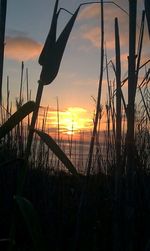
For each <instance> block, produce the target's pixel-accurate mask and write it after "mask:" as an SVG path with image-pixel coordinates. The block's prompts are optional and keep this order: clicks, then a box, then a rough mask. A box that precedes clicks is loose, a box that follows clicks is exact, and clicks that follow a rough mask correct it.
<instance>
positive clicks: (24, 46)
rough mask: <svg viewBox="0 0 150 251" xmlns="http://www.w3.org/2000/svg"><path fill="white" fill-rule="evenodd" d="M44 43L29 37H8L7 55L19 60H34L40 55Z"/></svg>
mask: <svg viewBox="0 0 150 251" xmlns="http://www.w3.org/2000/svg"><path fill="white" fill-rule="evenodd" d="M41 50H42V45H41V44H40V43H38V42H36V41H35V40H33V39H31V38H28V37H19V36H18V37H7V38H6V45H5V56H6V57H7V58H10V59H14V60H17V61H27V60H32V59H34V58H36V57H37V56H39V55H40V52H41Z"/></svg>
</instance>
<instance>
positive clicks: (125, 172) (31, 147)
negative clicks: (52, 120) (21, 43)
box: [0, 0, 150, 251]
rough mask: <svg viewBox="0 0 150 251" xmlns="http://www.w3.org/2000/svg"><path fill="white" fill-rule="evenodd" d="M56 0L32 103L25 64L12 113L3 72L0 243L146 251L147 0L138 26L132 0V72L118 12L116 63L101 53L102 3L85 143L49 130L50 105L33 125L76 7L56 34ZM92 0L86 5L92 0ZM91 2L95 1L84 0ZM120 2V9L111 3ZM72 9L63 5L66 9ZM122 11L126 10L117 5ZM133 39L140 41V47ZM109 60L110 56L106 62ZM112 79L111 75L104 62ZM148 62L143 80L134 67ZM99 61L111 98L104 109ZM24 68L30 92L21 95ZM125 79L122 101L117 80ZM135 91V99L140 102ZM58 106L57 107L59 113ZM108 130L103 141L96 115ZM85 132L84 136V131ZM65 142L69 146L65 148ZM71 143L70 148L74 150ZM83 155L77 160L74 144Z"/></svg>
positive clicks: (0, 15) (1, 14) (2, 12)
mask: <svg viewBox="0 0 150 251" xmlns="http://www.w3.org/2000/svg"><path fill="white" fill-rule="evenodd" d="M58 2H59V1H58V0H56V1H55V6H54V12H53V17H52V21H51V27H50V31H49V33H48V36H47V39H46V42H45V45H44V47H43V50H42V52H41V55H40V57H39V64H40V65H41V66H42V71H41V75H40V80H39V81H38V90H37V96H36V100H35V101H31V92H30V91H29V90H30V88H29V83H28V70H26V71H25V70H24V63H22V65H21V80H20V90H19V92H20V96H19V99H17V100H16V111H15V112H13V111H12V104H11V97H10V90H9V77H8V78H7V94H6V100H4V99H3V96H2V93H1V92H0V93H1V94H0V98H1V105H0V124H1V127H0V250H10V251H12V250H15V251H26V250H29V251H30V250H35V251H45V250H56V251H61V250H66V251H67V250H73V251H78V250H82V251H83V250H87V251H88V250H89V251H92V250H93V251H97V250H102V251H108V250H110V251H111V250H113V251H148V250H150V231H149V225H150V123H149V121H150V88H149V87H150V86H149V81H150V69H149V66H150V59H149V60H148V61H146V62H144V63H143V64H141V59H142V47H144V39H143V38H144V27H145V23H146V22H147V25H148V31H149V35H150V19H149V11H150V5H149V1H146V0H145V10H144V11H143V13H142V20H141V24H140V31H139V33H137V31H136V8H137V1H136V0H134V1H133V0H132V1H131V0H130V1H129V13H127V14H128V15H129V57H128V76H127V77H126V78H125V79H122V77H121V59H120V58H121V53H120V35H119V20H118V18H117V17H116V18H115V20H114V37H115V48H114V53H115V62H113V61H109V62H108V59H107V55H106V57H105V54H106V53H105V54H104V50H105V48H104V36H105V33H104V25H107V24H105V23H104V15H105V13H104V3H105V2H103V1H101V2H100V3H99V5H100V10H101V18H100V19H101V20H100V28H101V29H100V30H101V42H100V78H99V88H98V94H97V97H96V98H95V113H94V118H93V130H92V134H91V139H90V140H89V143H88V154H87V156H86V158H85V157H83V156H84V150H83V149H84V142H83V141H82V140H81V141H80V142H78V147H79V149H77V143H76V142H74V141H73V140H72V139H71V140H70V141H69V142H63V141H62V140H61V138H60V132H59V123H58V128H57V129H58V130H57V137H56V138H53V137H52V136H51V135H50V133H49V132H48V131H47V128H46V120H47V114H48V109H45V111H44V114H43V120H42V124H41V125H40V127H39V125H38V112H39V109H40V107H41V106H40V105H41V97H42V93H43V89H44V85H47V84H50V83H51V82H52V81H53V80H54V79H55V77H57V74H58V71H59V66H60V63H61V60H62V57H63V53H64V50H65V47H66V44H67V41H68V39H69V35H70V33H71V31H72V28H73V25H74V22H75V20H76V17H77V15H78V12H79V11H80V8H81V6H83V5H85V4H87V3H84V4H81V5H80V6H79V8H78V9H77V10H76V11H75V12H74V13H73V14H72V13H70V12H68V13H69V14H70V15H71V17H70V20H69V21H68V23H67V24H66V26H65V27H64V30H63V31H62V33H61V34H60V35H59V37H58V38H57V40H56V28H57V20H58V18H59V13H60V11H61V9H60V10H58ZM88 4H89V3H88ZM90 4H92V3H90ZM117 7H119V8H121V7H120V6H118V5H117ZM6 9H7V1H6V0H1V1H0V48H1V50H0V77H1V78H0V86H1V87H2V79H3V78H2V76H3V61H4V39H5V20H6ZM65 11H68V10H65ZM122 11H124V10H123V9H122ZM136 37H138V46H136ZM105 59H106V60H105ZM110 64H111V67H112V68H113V71H114V77H115V81H113V84H112V82H111V81H110V76H109V65H110ZM143 68H144V69H145V74H144V75H143V78H142V80H141V78H140V80H139V78H138V77H139V72H140V70H141V69H143ZM104 69H105V71H106V75H107V91H108V100H107V101H106V105H105V107H104V106H103V107H102V104H101V96H102V84H103V73H104ZM24 74H26V97H23V94H22V87H23V86H22V85H23V75H24ZM125 83H127V85H128V99H127V100H126V99H125V97H124V93H123V89H122V87H123V86H124V84H125ZM136 95H138V103H137V102H136ZM58 112H59V111H58ZM103 113H105V114H106V118H107V123H106V130H105V132H103V138H104V140H103V142H102V141H101V135H102V132H101V129H100V128H101V120H102V116H103ZM81 138H82V135H81ZM65 144H67V145H68V149H69V150H68V151H66V149H65ZM74 149H75V150H74ZM77 150H78V151H79V153H80V156H79V155H75V156H76V157H75V158H73V151H77Z"/></svg>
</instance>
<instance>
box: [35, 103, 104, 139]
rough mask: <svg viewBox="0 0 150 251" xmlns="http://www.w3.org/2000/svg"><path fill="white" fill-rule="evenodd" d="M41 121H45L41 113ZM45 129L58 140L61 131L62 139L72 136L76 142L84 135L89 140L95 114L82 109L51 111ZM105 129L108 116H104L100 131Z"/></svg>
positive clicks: (69, 108)
mask: <svg viewBox="0 0 150 251" xmlns="http://www.w3.org/2000/svg"><path fill="white" fill-rule="evenodd" d="M39 119H40V121H42V120H43V115H42V113H40V116H39ZM40 121H39V122H40ZM40 124H41V123H40ZM45 129H46V131H47V132H48V133H50V135H51V136H53V137H56V138H57V136H58V129H59V134H60V137H61V138H63V139H67V138H68V137H69V136H70V137H73V139H74V140H80V137H81V134H84V139H85V140H89V138H90V137H91V132H92V129H93V114H92V113H90V112H89V111H87V110H86V109H84V108H82V107H68V108H67V109H66V110H64V111H59V112H57V111H56V110H49V111H48V113H47V119H46V127H45ZM105 129H106V116H105V114H103V116H102V120H101V126H100V130H101V131H103V130H105Z"/></svg>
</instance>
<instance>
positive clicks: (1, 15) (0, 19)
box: [0, 0, 7, 103]
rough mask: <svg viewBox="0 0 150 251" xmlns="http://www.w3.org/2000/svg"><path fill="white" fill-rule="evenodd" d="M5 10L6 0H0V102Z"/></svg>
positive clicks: (0, 94)
mask: <svg viewBox="0 0 150 251" xmlns="http://www.w3.org/2000/svg"><path fill="white" fill-rule="evenodd" d="M6 10H7V0H1V1H0V103H1V101H2V81H3V61H4V45H5V43H4V39H5V23H6Z"/></svg>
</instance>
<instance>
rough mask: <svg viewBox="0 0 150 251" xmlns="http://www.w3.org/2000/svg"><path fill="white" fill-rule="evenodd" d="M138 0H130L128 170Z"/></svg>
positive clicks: (129, 163) (131, 134) (128, 165)
mask: <svg viewBox="0 0 150 251" xmlns="http://www.w3.org/2000/svg"><path fill="white" fill-rule="evenodd" d="M136 8H137V0H129V59H128V60H129V62H128V109H127V159H128V163H127V169H130V170H129V171H131V170H132V167H133V164H132V163H133V156H134V152H133V147H134V119H135V118H134V116H135V112H134V102H135V88H136V82H135V80H136V77H135V60H136V56H135V48H136Z"/></svg>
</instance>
